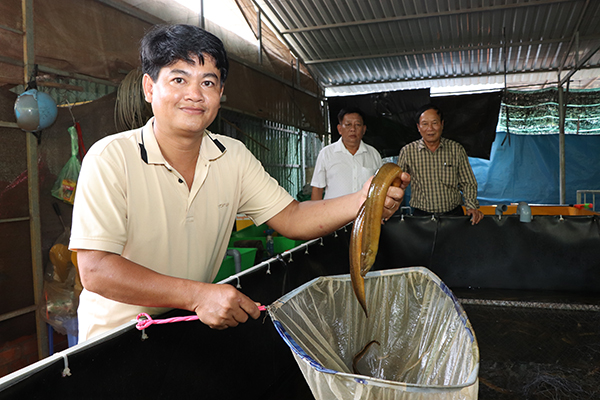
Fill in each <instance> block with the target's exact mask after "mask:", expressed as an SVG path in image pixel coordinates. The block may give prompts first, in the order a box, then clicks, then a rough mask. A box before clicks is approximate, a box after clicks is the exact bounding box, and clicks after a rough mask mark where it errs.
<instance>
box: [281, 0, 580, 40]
mask: <svg viewBox="0 0 600 400" xmlns="http://www.w3.org/2000/svg"><path fill="white" fill-rule="evenodd" d="M567 1H569V0H539V1H530V2H527V3H516V4H502V5H497V6H487V7H479V8H469V9H462V10H450V11H440V12H435V13H427V14H417V15H400V16H397V17H390V18H378V19H369V20H364V21H352V22H341V23H338V24H328V25H317V26H307V27H303V28H295V29H286V30H282V31H281V34H283V35H289V34H294V33H300V32H311V31H319V30H325V29H335V28H346V27H352V26H361V25H370V24H381V23H388V22H399V21H412V20H417V19H423V18H436V17H446V16H449V15H460V14H472V13H481V12H487V11H497V10H507V9H515V8H522V7H532V6H545V5H549V4H555V3H565V2H567ZM571 1H572V0H571ZM580 1H583V0H580Z"/></svg>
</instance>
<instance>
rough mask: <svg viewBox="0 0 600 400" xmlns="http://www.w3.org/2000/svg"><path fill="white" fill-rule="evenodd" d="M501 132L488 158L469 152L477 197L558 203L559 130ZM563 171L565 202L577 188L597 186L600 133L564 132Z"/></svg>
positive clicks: (571, 200)
mask: <svg viewBox="0 0 600 400" xmlns="http://www.w3.org/2000/svg"><path fill="white" fill-rule="evenodd" d="M505 138H506V133H504V132H498V133H497V134H496V140H495V141H494V143H493V144H492V151H491V157H490V160H484V159H481V158H471V157H469V161H470V163H471V166H472V167H473V172H474V173H475V176H476V177H477V182H478V194H477V197H478V199H479V203H480V204H481V205H489V204H500V203H505V204H506V203H516V202H519V201H526V202H527V203H530V204H560V190H559V162H560V159H559V140H558V139H559V135H510V138H506V140H505ZM509 140H510V144H509ZM503 142H504V144H502V143H503ZM565 177H566V203H567V204H575V203H576V201H577V190H600V135H585V136H583V135H565Z"/></svg>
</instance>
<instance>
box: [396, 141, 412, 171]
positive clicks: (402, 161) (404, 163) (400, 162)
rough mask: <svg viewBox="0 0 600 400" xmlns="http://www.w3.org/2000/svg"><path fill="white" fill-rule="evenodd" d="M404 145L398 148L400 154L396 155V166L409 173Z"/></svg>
mask: <svg viewBox="0 0 600 400" xmlns="http://www.w3.org/2000/svg"><path fill="white" fill-rule="evenodd" d="M407 153H408V152H407V151H406V146H404V147H403V148H401V149H400V154H399V155H398V166H399V167H400V168H401V169H402V171H403V172H406V173H409V174H410V172H409V170H408V157H407Z"/></svg>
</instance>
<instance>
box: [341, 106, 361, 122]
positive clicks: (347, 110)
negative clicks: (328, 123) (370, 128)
mask: <svg viewBox="0 0 600 400" xmlns="http://www.w3.org/2000/svg"><path fill="white" fill-rule="evenodd" d="M346 114H358V115H360V117H361V118H362V120H363V123H364V122H365V114H364V113H363V112H362V110H361V109H360V108H358V107H346V108H342V109H341V110H340V112H339V113H338V116H337V117H338V122H339V123H340V124H341V123H342V121H343V120H344V116H345V115H346Z"/></svg>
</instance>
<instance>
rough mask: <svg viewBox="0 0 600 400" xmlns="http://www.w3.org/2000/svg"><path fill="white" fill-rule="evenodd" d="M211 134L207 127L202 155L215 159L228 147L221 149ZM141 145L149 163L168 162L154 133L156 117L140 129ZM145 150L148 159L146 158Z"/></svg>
mask: <svg viewBox="0 0 600 400" xmlns="http://www.w3.org/2000/svg"><path fill="white" fill-rule="evenodd" d="M209 135H210V132H209V131H208V130H206V129H205V130H204V133H203V135H202V144H201V145H200V157H201V158H204V159H206V160H208V161H214V160H216V159H218V158H220V157H221V156H222V155H223V154H225V152H226V151H227V149H225V150H223V151H221V149H220V148H219V147H218V146H217V144H216V143H215V141H216V140H213V139H212V138H211V137H210V136H209ZM139 145H140V149H141V153H142V159H143V160H144V161H145V162H146V163H147V164H165V165H166V164H167V161H166V160H165V157H164V156H163V155H162V152H161V151H160V147H159V146H158V142H157V141H156V136H155V135H154V117H152V118H150V119H149V120H148V122H147V123H146V125H145V126H144V127H143V128H142V129H141V130H140V140H139ZM142 149H143V150H142ZM144 152H145V157H146V159H144Z"/></svg>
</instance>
